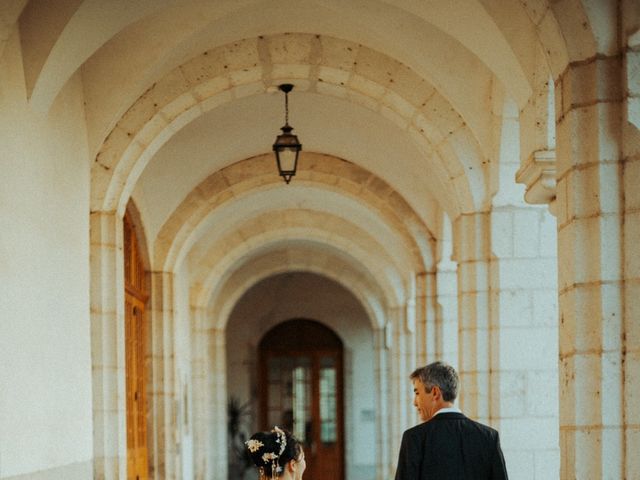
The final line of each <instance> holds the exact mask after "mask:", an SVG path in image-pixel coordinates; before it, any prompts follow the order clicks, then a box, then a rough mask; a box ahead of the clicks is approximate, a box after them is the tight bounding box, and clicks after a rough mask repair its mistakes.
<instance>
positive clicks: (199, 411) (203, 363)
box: [191, 306, 213, 480]
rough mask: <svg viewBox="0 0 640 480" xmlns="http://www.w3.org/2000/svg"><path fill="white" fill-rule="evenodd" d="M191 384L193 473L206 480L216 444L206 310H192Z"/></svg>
mask: <svg viewBox="0 0 640 480" xmlns="http://www.w3.org/2000/svg"><path fill="white" fill-rule="evenodd" d="M191 341H192V345H193V346H192V351H191V381H192V382H193V384H192V388H193V394H192V398H193V400H192V403H193V473H194V478H195V479H198V480H202V479H205V478H207V476H206V472H207V471H208V470H211V468H208V467H207V466H208V465H211V464H212V463H213V460H212V458H211V453H210V452H212V451H213V443H212V442H213V440H212V439H211V438H210V435H209V433H210V432H209V429H208V428H207V425H208V424H209V421H208V417H207V398H208V390H207V389H208V383H207V371H208V367H209V364H208V360H209V359H208V356H207V344H208V343H209V338H208V332H207V315H206V309H205V308H204V307H193V306H192V307H191Z"/></svg>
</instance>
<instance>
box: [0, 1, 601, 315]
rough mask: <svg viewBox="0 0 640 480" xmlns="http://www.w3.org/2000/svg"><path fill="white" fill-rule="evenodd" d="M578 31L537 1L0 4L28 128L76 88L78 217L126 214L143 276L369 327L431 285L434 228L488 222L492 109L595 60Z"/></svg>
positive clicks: (494, 138)
mask: <svg viewBox="0 0 640 480" xmlns="http://www.w3.org/2000/svg"><path fill="white" fill-rule="evenodd" d="M559 4H562V5H559ZM569 13H570V14H569ZM596 14H597V12H594V11H593V9H590V8H588V6H587V8H584V7H583V6H582V5H581V4H580V2H578V1H564V2H556V4H555V5H549V3H548V2H547V1H545V0H539V1H536V2H521V1H518V0H509V1H504V0H460V1H455V2H452V1H451V0H431V1H424V0H349V1H344V0H298V1H296V2H291V1H283V0H217V1H211V0H206V1H204V0H140V1H136V2H131V1H129V0H109V1H104V0H67V1H65V2H51V1H48V0H32V1H26V0H10V1H5V2H3V4H2V6H1V7H0V49H1V48H3V47H4V45H5V43H6V42H7V41H8V39H9V33H10V31H11V26H12V25H13V24H14V23H15V22H16V21H17V22H18V24H19V32H20V42H21V44H22V49H23V64H24V77H25V83H26V88H27V95H28V97H29V101H30V103H31V105H32V107H33V109H34V110H36V111H38V112H41V113H42V114H46V113H47V112H48V111H49V108H50V107H51V105H52V104H53V103H54V102H55V101H56V98H57V97H58V94H59V93H60V92H61V91H62V90H63V89H64V88H66V87H67V85H68V84H69V82H70V81H71V80H72V79H75V80H76V81H80V82H81V83H82V92H83V97H84V102H85V113H86V129H87V142H88V146H89V152H90V161H92V162H93V167H92V179H91V182H92V184H91V208H92V210H105V211H110V210H118V211H119V212H120V213H122V212H123V211H124V208H125V207H126V205H127V203H128V202H129V200H130V199H133V201H134V203H135V205H136V208H137V209H138V211H139V213H140V219H141V226H142V228H143V229H144V234H145V236H146V238H147V245H148V247H149V250H150V252H149V257H150V258H151V263H152V265H150V268H153V269H155V270H167V271H174V270H178V269H180V268H184V269H186V270H187V271H188V272H189V273H188V275H189V278H190V283H191V285H192V294H193V296H194V298H198V300H197V301H198V302H199V303H200V304H202V305H212V304H215V303H216V302H217V301H218V300H216V299H217V298H219V296H220V295H222V293H224V296H225V298H226V297H229V298H238V297H239V296H240V295H241V294H242V292H243V291H245V290H246V289H247V288H249V287H250V285H251V284H252V283H255V282H256V281H258V280H259V279H260V278H264V277H265V276H268V275H271V274H275V273H280V272H282V271H287V270H305V271H314V272H320V273H323V274H326V275H327V276H332V278H334V277H335V279H336V280H338V281H340V282H342V283H343V284H350V285H354V286H355V287H353V289H354V290H355V291H356V293H358V294H359V295H360V296H361V297H362V298H363V303H365V305H366V304H367V302H369V303H370V304H369V305H367V308H371V309H372V311H373V310H376V309H377V308H379V306H376V305H378V304H386V305H392V304H399V303H401V302H402V301H403V299H405V298H406V297H407V296H408V295H409V293H410V292H411V289H412V288H413V287H412V278H414V275H415V274H416V273H419V272H423V271H427V270H429V269H430V268H432V266H433V263H434V262H436V261H437V249H435V248H434V245H435V243H436V242H437V239H439V238H440V237H441V236H442V221H443V220H442V219H443V215H444V214H447V215H448V216H449V217H450V218H452V219H453V218H456V217H457V216H458V215H460V214H462V213H467V212H472V211H476V210H479V209H482V208H484V206H486V204H487V202H488V201H489V200H490V197H491V194H492V188H493V187H492V177H493V176H494V175H495V168H496V163H497V161H498V156H497V151H498V147H499V132H500V117H501V115H502V108H503V104H504V102H505V101H507V100H508V101H509V102H511V103H512V104H513V105H515V107H516V108H517V109H522V108H524V107H525V106H526V105H527V104H528V103H530V102H531V101H532V98H533V97H534V94H535V93H536V90H537V89H538V86H539V85H540V82H546V81H548V79H549V77H552V78H554V77H556V76H557V75H558V74H559V73H560V72H561V71H562V70H563V69H564V67H565V66H566V64H567V62H568V61H570V60H579V59H581V58H587V57H588V56H590V55H593V54H594V53H595V51H596V50H597V48H598V46H597V45H596V43H595V41H593V40H591V41H586V42H585V41H584V39H585V38H587V40H589V39H592V38H593V34H592V32H591V31H590V30H589V29H584V28H583V31H579V30H578V29H577V28H576V27H575V25H578V24H579V22H580V21H582V20H588V16H589V15H596ZM587 24H588V22H587ZM564 31H566V32H572V33H573V34H574V37H576V38H575V39H574V40H575V42H574V43H572V42H567V40H565V38H564V37H563V32H564ZM573 44H575V45H581V47H580V49H579V50H578V49H573V48H572V45H573ZM585 45H586V47H585ZM589 45H592V47H589ZM285 82H287V83H293V84H294V85H295V89H294V91H293V92H292V93H291V94H290V123H291V124H292V125H293V126H294V128H295V133H297V134H298V135H299V138H300V140H301V142H302V144H303V155H302V159H301V163H300V172H299V174H298V175H297V176H296V177H294V179H293V181H292V183H291V185H285V184H284V183H283V182H282V181H281V180H280V179H279V178H278V177H277V174H276V172H275V163H274V161H273V159H272V158H271V154H270V150H271V145H272V143H273V141H274V139H275V136H276V134H277V133H278V132H279V128H280V127H281V126H282V124H283V120H284V118H283V117H284V112H283V96H282V94H281V93H280V92H279V91H278V89H277V85H279V84H281V83H285ZM274 259H276V260H274ZM367 298H368V299H369V300H366V299H367Z"/></svg>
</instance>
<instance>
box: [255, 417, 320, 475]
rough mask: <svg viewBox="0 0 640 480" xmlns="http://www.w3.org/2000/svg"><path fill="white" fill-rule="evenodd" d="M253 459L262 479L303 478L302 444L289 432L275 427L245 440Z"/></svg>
mask: <svg viewBox="0 0 640 480" xmlns="http://www.w3.org/2000/svg"><path fill="white" fill-rule="evenodd" d="M244 443H245V444H246V446H247V450H248V451H249V456H250V457H251V460H252V461H253V463H254V464H255V466H256V467H258V472H260V480H269V479H271V480H301V479H302V474H303V472H304V469H305V468H306V467H307V464H306V462H305V461H304V452H303V451H302V444H301V443H300V442H299V441H298V440H297V439H296V438H295V437H294V436H292V435H291V434H290V433H289V432H287V431H285V430H282V429H281V428H279V427H273V430H271V431H270V432H257V433H254V434H253V435H252V436H251V438H250V439H249V440H247V441H246V442H244Z"/></svg>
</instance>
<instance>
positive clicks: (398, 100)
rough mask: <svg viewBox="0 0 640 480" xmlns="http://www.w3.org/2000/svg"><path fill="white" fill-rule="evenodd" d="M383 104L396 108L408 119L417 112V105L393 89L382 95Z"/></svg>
mask: <svg viewBox="0 0 640 480" xmlns="http://www.w3.org/2000/svg"><path fill="white" fill-rule="evenodd" d="M382 103H383V105H386V106H387V107H389V108H391V109H392V110H394V111H395V112H396V113H398V115H400V116H402V117H403V118H405V119H406V120H411V119H412V118H413V116H414V115H415V112H416V107H415V106H413V105H412V104H411V103H409V102H407V101H406V100H405V99H404V98H402V97H401V96H400V95H398V94H397V93H396V92H394V91H392V90H387V91H386V93H385V94H384V96H383V97H382Z"/></svg>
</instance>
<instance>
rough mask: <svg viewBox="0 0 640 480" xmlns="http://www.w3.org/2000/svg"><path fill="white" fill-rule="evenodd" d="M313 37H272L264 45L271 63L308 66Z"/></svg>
mask: <svg viewBox="0 0 640 480" xmlns="http://www.w3.org/2000/svg"><path fill="white" fill-rule="evenodd" d="M314 39H315V37H314V36H313V35H305V34H301V33H297V34H295V35H292V34H288V33H285V34H282V35H272V36H269V37H267V39H266V43H267V46H268V49H269V55H270V57H271V62H272V63H274V64H275V63H284V64H308V63H309V60H310V55H311V49H312V41H313V40H314Z"/></svg>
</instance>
